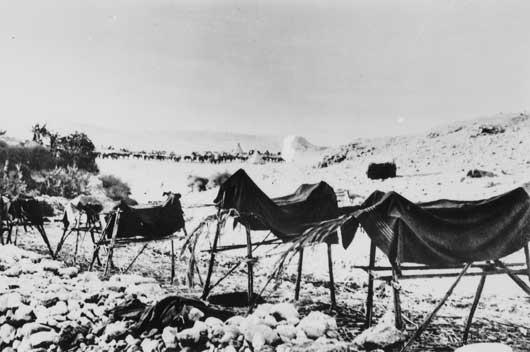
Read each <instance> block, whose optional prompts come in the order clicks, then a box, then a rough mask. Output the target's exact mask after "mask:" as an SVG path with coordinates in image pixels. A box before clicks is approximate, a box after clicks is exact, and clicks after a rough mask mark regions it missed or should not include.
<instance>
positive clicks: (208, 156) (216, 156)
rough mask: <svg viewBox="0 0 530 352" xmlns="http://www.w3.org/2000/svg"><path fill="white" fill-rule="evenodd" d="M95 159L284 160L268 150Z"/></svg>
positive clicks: (113, 154) (121, 153) (107, 154)
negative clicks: (254, 158)
mask: <svg viewBox="0 0 530 352" xmlns="http://www.w3.org/2000/svg"><path fill="white" fill-rule="evenodd" d="M96 157H98V158H101V159H114V160H117V159H137V160H159V161H165V160H169V161H174V162H198V163H211V164H220V163H227V162H244V161H248V160H249V159H250V158H253V157H256V158H257V160H263V162H265V163H279V162H283V161H284V159H283V158H282V156H281V153H280V152H278V153H271V152H269V151H268V150H267V151H265V152H260V151H258V150H250V151H249V152H248V153H235V154H234V153H226V152H223V153H214V152H204V153H198V152H192V153H191V154H186V155H177V154H175V153H166V152H130V151H127V150H108V151H101V152H96Z"/></svg>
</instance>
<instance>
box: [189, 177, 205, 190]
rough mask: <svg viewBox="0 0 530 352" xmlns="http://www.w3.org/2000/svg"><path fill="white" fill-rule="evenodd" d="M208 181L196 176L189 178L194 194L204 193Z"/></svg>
mask: <svg viewBox="0 0 530 352" xmlns="http://www.w3.org/2000/svg"><path fill="white" fill-rule="evenodd" d="M208 182H209V181H208V179H207V178H206V177H200V176H196V175H189V176H188V187H189V188H190V190H191V191H192V192H203V191H206V186H207V185H208Z"/></svg>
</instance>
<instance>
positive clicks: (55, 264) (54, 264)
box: [40, 259, 64, 274]
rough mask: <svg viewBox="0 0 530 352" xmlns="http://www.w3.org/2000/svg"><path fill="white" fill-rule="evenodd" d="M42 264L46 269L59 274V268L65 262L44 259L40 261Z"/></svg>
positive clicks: (43, 268)
mask: <svg viewBox="0 0 530 352" xmlns="http://www.w3.org/2000/svg"><path fill="white" fill-rule="evenodd" d="M40 266H41V267H42V270H44V271H51V272H52V273H56V274H57V273H58V272H59V269H61V268H62V267H63V266H64V263H63V262H60V261H58V260H51V259H43V260H41V262H40Z"/></svg>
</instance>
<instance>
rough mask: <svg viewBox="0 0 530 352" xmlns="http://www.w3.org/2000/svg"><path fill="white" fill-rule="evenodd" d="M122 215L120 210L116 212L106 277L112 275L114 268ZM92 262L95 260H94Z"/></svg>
mask: <svg viewBox="0 0 530 352" xmlns="http://www.w3.org/2000/svg"><path fill="white" fill-rule="evenodd" d="M120 213H121V211H120V210H119V209H118V210H116V217H115V220H114V227H113V228H112V238H111V240H110V247H109V252H108V253H107V262H106V264H105V273H104V275H105V276H108V275H109V274H110V269H111V266H112V255H113V253H114V246H115V245H116V236H117V235H118V224H119V223H120ZM96 255H97V254H96ZM92 260H94V258H93V259H92Z"/></svg>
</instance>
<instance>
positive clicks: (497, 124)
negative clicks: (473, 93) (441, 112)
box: [319, 113, 530, 175]
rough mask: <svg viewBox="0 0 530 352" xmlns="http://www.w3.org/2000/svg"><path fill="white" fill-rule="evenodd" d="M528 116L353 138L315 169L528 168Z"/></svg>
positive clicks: (403, 171) (425, 170) (410, 171)
mask: <svg viewBox="0 0 530 352" xmlns="http://www.w3.org/2000/svg"><path fill="white" fill-rule="evenodd" d="M529 150H530V115H528V114H526V113H513V114H499V115H495V116H493V117H488V118H477V119H475V120H468V121H463V122H455V123H451V124H447V125H444V126H440V127H438V128H435V129H432V130H431V131H429V132H427V133H424V134H418V135H411V136H398V137H381V138H370V139H369V138H358V139H355V140H353V141H352V143H350V144H347V145H343V146H341V147H339V148H334V149H333V150H330V151H328V153H327V155H326V156H324V158H323V159H322V160H321V162H320V163H319V165H320V166H321V167H329V166H332V165H339V164H342V163H345V164H348V163H350V164H351V163H353V164H355V165H356V167H359V166H361V168H362V169H363V170H366V169H365V164H367V163H370V162H383V161H392V160H394V161H396V163H397V166H398V170H399V172H400V173H401V174H402V175H403V174H417V173H429V172H444V171H448V170H468V169H470V168H482V169H487V170H491V171H495V172H497V173H503V172H521V171H523V170H528V168H530V156H529V154H528V151H529Z"/></svg>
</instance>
